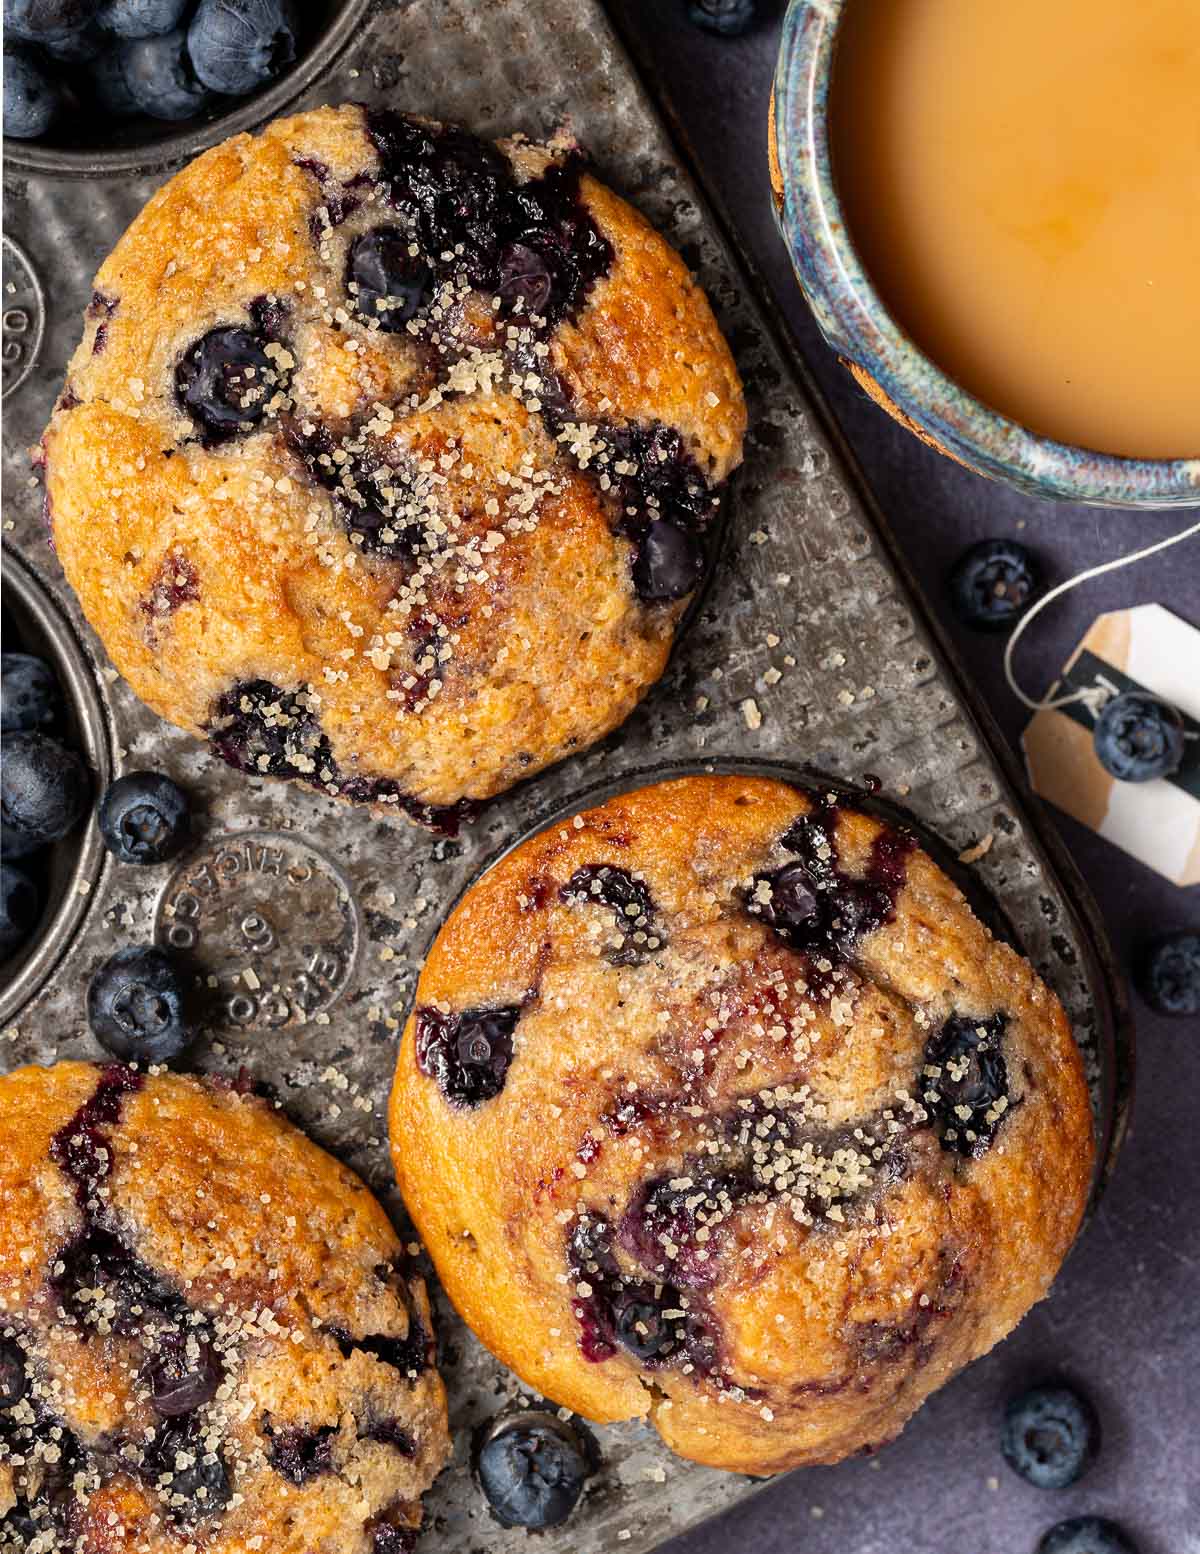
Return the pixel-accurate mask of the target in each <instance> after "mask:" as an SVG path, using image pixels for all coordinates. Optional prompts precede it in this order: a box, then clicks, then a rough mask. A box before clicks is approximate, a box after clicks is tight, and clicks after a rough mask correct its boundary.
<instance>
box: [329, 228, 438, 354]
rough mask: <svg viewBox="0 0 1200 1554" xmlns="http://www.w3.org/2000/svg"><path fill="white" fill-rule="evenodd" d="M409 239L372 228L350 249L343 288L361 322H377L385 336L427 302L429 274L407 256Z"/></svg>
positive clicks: (418, 260)
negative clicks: (363, 319)
mask: <svg viewBox="0 0 1200 1554" xmlns="http://www.w3.org/2000/svg"><path fill="white" fill-rule="evenodd" d="M411 247H412V239H411V238H409V237H406V236H405V234H404V233H403V232H400V231H398V230H397V229H396V228H395V227H376V228H375V230H374V231H373V232H364V233H363V234H362V236H361V237H356V238H355V239H354V242H353V243H352V244H351V245H350V256H349V259H348V261H347V264H346V284H347V286H348V287H354V288H355V289H354V290H352V291H351V293H350V295H351V296H352V297H353V298H354V303H355V306H356V308H357V309H358V311H359V312H360V313H361V314H362V315H363V317H364V318H366V319H368V320H371V319H378V320H379V327H380V329H383V330H386V331H387V333H388V334H396V333H398V332H399V331H400V330H402V329H403V328H404V326H405V324H407V323H408V321H409V319H410V318H412V317H414V315H415V314H416V313H417V312H418V311H419V310H420V308H421V307H422V305H423V304H424V303H426V302H428V300H429V297H430V294H431V292H430V287H431V282H432V279H433V277H432V273H431V271H430V269H429V266H428V265H427V264H426V263H425V261H424V260H423V259H421V258H420V257H419V256H417V255H413V254H411V253H410V252H409V249H410V248H411Z"/></svg>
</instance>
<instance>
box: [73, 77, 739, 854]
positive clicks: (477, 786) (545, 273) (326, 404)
mask: <svg viewBox="0 0 1200 1554" xmlns="http://www.w3.org/2000/svg"><path fill="white" fill-rule="evenodd" d="M95 286H96V290H95V295H94V297H93V300H92V304H91V306H90V307H89V309H88V315H87V320H86V323H85V329H84V336H83V340H82V343H81V344H80V346H79V349H78V350H77V351H76V353H75V356H74V358H73V359H72V361H71V364H70V368H69V371H68V378H67V384H66V387H65V389H64V392H63V395H62V397H61V398H60V401H59V404H58V407H57V409H56V411H55V413H54V417H53V419H52V421H51V423H50V426H49V428H48V430H47V433H46V437H45V464H46V468H45V475H46V490H47V498H48V504H49V513H50V521H51V524H52V528H53V535H54V540H55V543H56V545H57V547H58V553H59V556H60V558H61V560H62V563H63V567H64V569H65V571H66V574H67V577H68V579H69V580H70V582H71V584H72V586H73V587H74V588H75V590H76V592H77V593H78V594H79V597H80V599H81V601H82V604H83V607H84V610H85V612H86V614H87V616H88V618H89V620H90V621H91V623H92V625H93V626H94V627H95V628H96V630H97V632H98V633H99V635H100V636H101V638H102V639H103V641H104V644H105V646H106V647H107V649H108V651H109V653H110V655H111V656H112V659H113V662H114V663H115V664H116V665H117V667H118V668H119V669H120V670H121V672H122V673H123V674H124V675H125V676H126V678H127V679H128V680H129V682H130V683H131V685H132V686H133V688H134V689H135V690H136V691H137V692H138V694H139V695H140V696H141V697H142V698H143V699H144V700H145V701H146V702H148V703H149V704H150V706H151V707H153V708H154V710H155V711H156V712H158V713H160V714H161V715H162V716H164V717H166V718H169V719H170V720H171V721H173V722H175V723H177V724H179V725H180V726H181V727H183V728H186V729H188V730H190V731H191V732H193V733H195V734H198V735H200V736H201V737H204V738H207V739H208V740H209V741H210V742H211V745H212V748H213V749H214V750H215V751H216V753H217V754H218V755H220V756H222V757H223V758H224V759H225V760H226V761H228V762H230V763H231V764H232V765H234V766H236V767H240V768H242V769H243V770H245V771H247V772H249V773H252V774H256V775H268V776H275V777H284V778H292V779H296V780H298V781H301V782H304V783H308V784H310V785H312V786H314V787H316V788H318V789H320V790H321V791H324V792H328V793H331V794H335V795H338V796H341V797H344V798H347V799H350V800H354V801H357V802H360V803H365V804H371V805H375V806H389V805H390V806H393V807H397V808H399V809H401V810H404V811H405V812H407V813H410V814H412V815H414V816H415V817H416V818H418V819H422V820H425V821H431V820H439V819H440V820H441V821H442V822H443V823H444V824H453V821H454V819H455V817H456V815H461V814H462V813H464V812H466V811H469V809H470V807H471V806H472V805H473V804H475V803H477V802H478V801H481V800H483V799H486V798H488V797H489V796H491V795H492V794H495V793H497V792H499V791H500V790H502V789H503V788H505V787H507V786H508V785H509V784H511V783H512V782H514V781H515V780H516V779H517V778H519V777H522V776H525V775H528V774H530V773H532V772H535V771H537V770H539V769H540V768H542V767H544V766H546V765H547V764H548V763H549V762H552V761H555V760H557V759H559V758H560V757H562V756H564V755H566V754H568V753H570V752H571V751H574V750H579V749H581V748H583V747H585V746H587V745H589V744H590V743H592V742H593V741H594V740H596V739H598V738H599V737H600V736H602V735H603V734H605V733H607V732H608V730H610V729H611V728H613V727H614V726H616V725H617V724H618V723H620V722H621V721H622V719H624V718H625V717H626V716H627V715H628V713H629V712H630V711H631V710H632V708H633V707H634V705H635V704H636V703H637V701H638V699H639V698H640V697H641V696H642V695H643V694H644V693H645V691H646V690H647V688H648V687H649V686H650V685H651V684H652V683H653V682H654V681H655V680H656V679H657V678H658V676H659V675H660V674H661V673H662V670H663V667H664V664H665V662H666V658H667V653H668V651H669V648H670V644H671V639H672V635H673V633H674V630H675V627H676V625H677V624H678V622H679V618H680V616H681V614H682V612H683V610H684V608H685V606H686V602H687V600H688V598H689V597H690V595H691V594H692V592H693V591H694V589H695V587H696V584H697V582H698V580H699V577H700V573H701V568H702V562H703V556H704V551H705V544H706V536H707V535H708V534H709V533H710V531H711V529H712V526H713V522H714V518H715V513H716V508H717V504H718V501H719V488H720V486H721V484H722V482H723V481H724V480H725V479H726V477H727V476H728V475H729V474H730V472H731V471H732V470H733V468H734V467H735V466H736V465H737V463H738V462H739V460H740V457H741V446H742V434H743V431H744V428H745V407H744V404H743V400H742V393H741V385H740V383H739V380H738V375H737V371H736V368H735V367H734V364H733V361H732V358H731V357H730V354H729V351H728V349H727V347H726V345H725V342H724V340H723V339H722V337H721V334H720V332H719V330H718V328H717V326H716V323H715V322H714V319H713V316H712V313H711V311H710V309H709V306H708V303H707V301H706V299H705V297H704V295H703V293H702V292H701V291H700V289H699V288H698V287H697V286H696V284H695V283H694V281H693V280H692V278H691V277H690V275H689V273H688V271H687V268H686V266H685V265H684V263H683V261H682V260H681V259H680V258H679V256H678V255H677V254H676V253H675V252H674V251H673V250H672V249H671V248H670V247H669V246H668V244H667V243H666V242H664V241H663V240H662V239H661V238H660V237H659V236H658V235H657V234H656V233H655V232H654V231H653V229H652V228H651V227H650V226H649V225H648V224H647V223H646V222H645V221H644V220H643V218H642V217H641V216H639V215H638V214H637V212H636V211H634V210H633V209H631V208H630V206H628V205H627V204H626V203H625V202H624V201H623V200H621V199H619V198H617V196H616V195H614V194H613V193H611V191H609V190H608V189H606V188H605V187H604V186H603V185H602V184H600V183H598V182H597V181H596V180H595V179H594V178H593V177H591V176H590V174H588V173H587V172H586V171H585V170H584V167H583V164H582V160H581V158H580V157H579V155H578V153H577V152H575V151H574V150H572V149H569V148H566V147H559V146H549V147H542V146H535V145H532V144H529V143H526V142H523V141H509V142H504V143H501V144H499V145H489V144H486V143H485V142H483V141H481V140H477V139H476V138H474V137H473V136H471V135H469V134H467V133H465V132H464V131H462V130H459V129H454V128H451V127H448V126H443V125H438V124H432V123H428V122H424V121H418V120H416V119H411V118H406V117H403V116H402V115H400V114H398V113H392V112H373V111H368V110H366V109H363V108H361V107H343V108H337V109H334V108H325V109H320V110H317V111H315V112H311V113H306V114H302V115H300V116H298V117H296V118H292V119H285V120H281V121H279V122H277V123H275V124H272V125H271V126H270V127H269V128H268V129H267V130H266V131H265V132H264V133H263V134H262V135H260V136H258V137H257V138H252V137H250V136H247V135H241V136H238V137H236V138H234V139H233V140H230V141H228V142H226V143H225V144H224V145H221V146H218V147H216V148H215V149H214V150H212V151H209V152H208V153H206V154H205V155H204V156H201V157H200V158H198V159H197V160H196V161H195V162H193V163H192V164H191V165H190V166H189V167H187V168H186V169H185V170H184V171H183V172H181V173H180V174H178V176H177V177H175V178H173V179H172V180H171V181H170V182H169V183H168V184H167V185H166V186H165V187H164V188H162V189H160V190H159V192H158V193H157V194H156V195H155V196H154V197H153V199H151V200H150V202H149V204H148V205H147V206H146V208H145V210H143V212H142V213H141V215H140V216H139V217H138V218H137V220H136V221H135V222H134V223H133V225H132V226H131V227H130V229H129V231H128V232H127V233H126V234H125V236H124V237H123V238H122V239H121V241H120V243H118V245H117V247H116V249H115V250H114V251H113V253H112V255H111V256H110V257H109V258H108V259H107V260H106V261H105V263H104V265H103V266H102V267H101V270H100V273H99V274H98V276H97V277H96V282H95Z"/></svg>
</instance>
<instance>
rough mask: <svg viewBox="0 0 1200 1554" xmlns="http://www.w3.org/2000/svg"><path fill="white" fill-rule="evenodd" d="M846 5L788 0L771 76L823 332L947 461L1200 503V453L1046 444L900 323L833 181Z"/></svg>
mask: <svg viewBox="0 0 1200 1554" xmlns="http://www.w3.org/2000/svg"><path fill="white" fill-rule="evenodd" d="M846 3H847V0H791V3H790V4H789V6H788V10H787V13H786V15H785V17H784V23H783V37H782V42H781V45H780V51H779V61H778V65H777V67H776V73H775V99H776V104H777V110H776V114H775V141H776V151H777V155H778V158H779V165H780V170H781V174H782V191H781V194H782V203H781V208H780V212H779V219H780V226H781V229H782V232H783V236H784V239H785V241H786V242H787V245H788V249H789V252H790V254H791V258H792V264H793V266H794V268H795V270H796V273H797V276H798V278H799V280H800V283H801V286H802V288H803V290H804V292H805V295H806V297H807V299H808V302H809V305H810V307H811V308H812V310H813V313H814V315H815V317H816V320H817V324H818V326H819V327H820V329H821V332H822V333H823V334H824V336H825V338H826V339H827V340H828V341H829V343H830V344H831V345H832V346H833V347H834V349H835V350H837V351H839V352H840V353H842V354H844V355H845V356H846V357H847V358H848V359H849V361H850V362H851V363H852V364H853V365H856V366H858V367H859V368H860V369H861V370H864V371H866V372H867V373H869V374H870V375H871V377H873V378H874V379H875V380H876V382H877V383H878V385H879V386H880V388H882V389H883V391H884V392H885V393H886V394H887V395H888V397H889V398H890V399H891V400H892V401H893V402H894V404H895V405H896V407H897V408H898V409H899V410H900V411H901V413H902V414H903V416H905V417H907V418H908V419H909V420H911V421H912V422H913V423H915V427H916V429H918V430H919V431H920V432H923V433H926V434H927V435H928V436H929V437H930V438H932V439H933V440H934V442H935V443H936V444H937V445H938V446H939V447H940V448H941V450H942V451H944V452H946V453H948V454H949V455H950V456H951V457H953V458H956V459H958V460H959V462H961V463H963V464H965V465H967V466H968V467H969V468H971V469H973V470H976V471H977V472H979V473H981V474H984V475H989V476H992V477H994V478H995V479H998V480H1002V481H1005V482H1007V483H1008V484H1010V485H1014V486H1016V487H1018V488H1019V489H1021V490H1024V491H1027V492H1030V493H1032V494H1033V495H1035V496H1042V497H1050V498H1054V499H1058V500H1062V501H1074V502H1085V503H1091V504H1094V505H1103V506H1116V507H1122V506H1123V507H1146V508H1166V507H1175V506H1191V505H1195V504H1197V503H1200V457H1196V458H1187V459H1138V458H1125V457H1122V456H1120V455H1117V454H1108V453H1101V452H1098V451H1095V450H1093V449H1090V448H1082V447H1075V446H1072V445H1071V444H1068V443H1063V442H1058V441H1056V440H1055V439H1053V438H1050V437H1041V436H1038V435H1037V434H1036V433H1034V432H1031V431H1030V430H1029V429H1028V428H1027V427H1024V426H1022V425H1021V424H1020V423H1019V422H1017V421H1014V420H1012V419H1010V418H1009V417H1007V416H1005V415H1002V414H1001V413H1000V412H999V411H997V410H993V409H992V408H991V407H990V406H989V405H987V404H985V403H984V402H983V401H982V400H980V399H977V398H976V397H975V396H974V395H973V394H970V393H968V392H967V391H966V390H965V389H964V388H962V387H961V386H960V385H959V384H958V383H956V382H955V381H954V380H953V379H952V378H950V377H949V376H947V374H946V373H944V372H943V371H942V370H941V368H940V367H938V365H937V364H936V363H935V362H934V361H933V360H932V359H931V358H929V357H928V356H926V355H925V354H924V352H922V351H921V350H920V349H919V347H918V346H917V345H916V344H915V343H914V341H913V340H911V339H910V338H909V336H908V335H907V334H905V333H904V332H903V330H902V329H901V328H900V327H899V325H898V324H897V322H896V321H895V320H894V319H893V317H892V316H891V314H890V312H889V311H888V309H887V307H886V306H885V304H884V302H883V300H882V298H881V297H880V295H879V293H878V292H877V291H876V290H875V287H874V286H873V285H872V283H871V281H870V280H869V278H868V276H867V274H866V271H865V269H864V267H863V265H862V263H861V261H860V260H859V257H858V254H857V252H856V250H855V248H854V244H853V243H852V241H851V239H850V235H849V230H848V227H847V224H846V221H845V219H844V216H843V213H842V209H841V205H840V202H839V200H838V197H837V191H836V187H835V183H834V178H833V166H832V154H831V150H830V143H829V113H828V105H829V93H830V87H831V79H832V67H833V55H834V46H835V41H836V33H837V28H838V24H839V22H840V20H841V13H842V11H843V8H844V6H845V4H846Z"/></svg>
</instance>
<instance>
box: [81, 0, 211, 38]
mask: <svg viewBox="0 0 1200 1554" xmlns="http://www.w3.org/2000/svg"><path fill="white" fill-rule="evenodd" d="M187 7H188V0H103V3H102V4H101V6H100V10H99V11H98V12H97V14H96V20H97V21H98V22H99V23H100V25H101V27H106V28H107V29H108V31H109V32H115V33H116V35H117V37H118V38H159V37H161V36H162V35H163V33H165V32H172V31H173V30H174V29H175V28H176V27H178V26H179V23H180V22H181V21H182V20H183V13H184V12H185V11H186V10H187Z"/></svg>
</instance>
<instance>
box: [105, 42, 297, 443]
mask: <svg viewBox="0 0 1200 1554" xmlns="http://www.w3.org/2000/svg"><path fill="white" fill-rule="evenodd" d="M133 47H141V45H140V44H135V45H133ZM276 376H277V374H276V373H275V370H274V369H273V368H272V366H271V361H270V358H269V357H268V356H267V354H266V351H265V350H264V348H263V342H262V341H261V340H260V339H259V338H258V336H257V335H254V334H251V332H250V331H249V330H248V329H239V328H237V327H236V326H229V327H225V328H222V329H210V330H209V332H208V334H206V335H204V336H202V338H201V339H199V340H197V341H196V343H195V345H192V346H189V347H188V349H187V350H186V351H185V352H184V356H183V360H182V361H181V362H180V363H179V366H178V367H177V368H176V369H175V392H176V394H177V395H178V397H179V402H180V404H181V405H182V406H183V408H184V409H185V410H186V411H187V412H188V414H189V415H190V416H191V417H192V419H193V420H194V421H195V422H196V423H197V424H198V425H199V426H200V427H201V428H202V429H203V430H204V431H205V432H206V433H207V435H208V436H209V438H212V439H220V438H224V437H232V436H233V435H234V433H236V432H238V431H241V430H243V429H244V428H248V427H253V426H254V425H255V424H257V422H259V421H261V420H262V418H263V416H264V415H265V413H266V407H267V401H268V400H269V399H270V397H271V394H272V391H273V385H274V383H275V380H276Z"/></svg>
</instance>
